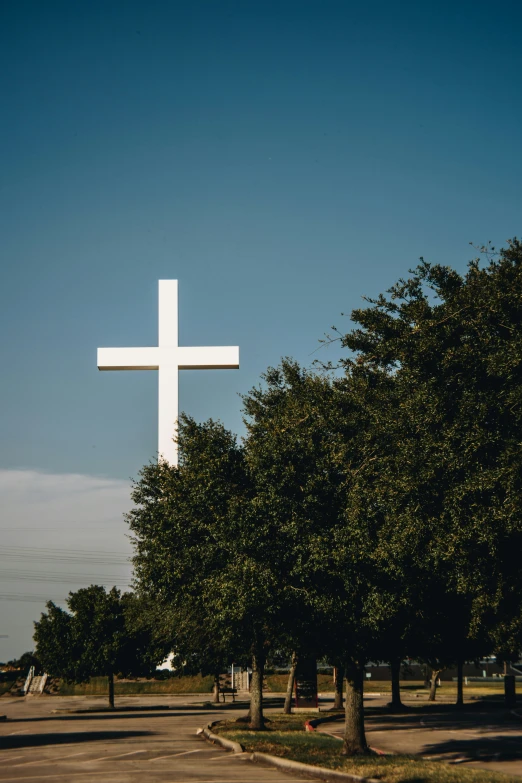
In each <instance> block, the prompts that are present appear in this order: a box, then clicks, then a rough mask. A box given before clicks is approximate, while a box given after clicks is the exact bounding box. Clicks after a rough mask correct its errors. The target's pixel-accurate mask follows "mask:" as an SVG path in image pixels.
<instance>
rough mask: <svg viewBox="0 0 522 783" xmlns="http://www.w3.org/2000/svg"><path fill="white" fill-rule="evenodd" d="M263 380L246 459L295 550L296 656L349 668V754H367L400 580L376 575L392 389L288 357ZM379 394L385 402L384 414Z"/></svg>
mask: <svg viewBox="0 0 522 783" xmlns="http://www.w3.org/2000/svg"><path fill="white" fill-rule="evenodd" d="M263 380H264V386H262V387H259V388H256V389H253V390H252V391H251V392H250V393H249V394H248V395H247V396H246V397H245V398H244V409H245V412H246V414H247V420H246V425H247V429H248V438H247V440H246V442H245V453H246V458H247V461H248V464H249V466H250V467H251V472H252V476H253V481H254V482H255V487H256V502H257V503H258V506H259V508H262V509H263V517H264V518H265V519H268V518H272V519H273V528H274V530H275V531H276V534H277V537H278V540H279V542H280V546H281V548H282V549H283V550H284V551H285V552H286V559H285V561H284V562H282V563H281V565H283V566H284V568H285V573H286V580H287V583H288V589H289V590H290V591H291V595H292V596H293V603H294V606H293V610H292V612H291V619H289V621H288V624H287V626H286V629H287V633H288V636H289V639H290V640H291V643H292V644H293V646H292V647H291V649H293V650H294V651H297V652H300V651H304V652H305V653H308V654H310V653H313V654H316V655H326V656H327V657H328V658H329V659H330V660H331V662H332V663H334V664H336V665H341V666H342V667H343V668H344V670H345V672H346V680H347V699H346V728H345V741H344V746H343V750H344V752H345V753H347V754H355V753H365V752H367V750H368V748H367V743H366V739H365V734H364V714H363V674H364V664H365V663H366V661H367V660H368V659H369V657H370V655H371V651H372V649H373V648H374V646H375V644H376V639H377V636H378V631H379V627H380V625H381V624H382V622H383V618H384V617H388V618H389V617H390V616H393V615H394V610H393V601H392V600H391V599H392V596H391V595H390V594H389V590H390V584H391V582H390V580H388V581H389V584H388V585H387V586H386V585H385V584H384V583H383V581H382V579H380V577H379V578H378V574H377V572H376V568H375V565H376V560H375V552H376V545H377V542H378V541H379V525H382V511H381V512H380V513H378V511H379V509H378V508H377V505H378V504H376V503H375V499H374V495H375V492H374V486H373V485H372V484H371V481H370V480H369V476H370V475H371V476H373V478H374V479H375V475H376V471H375V469H374V468H373V467H372V465H373V462H374V461H375V459H376V458H377V457H376V453H375V452H376V449H377V445H378V442H379V439H378V436H377V434H376V433H378V432H379V428H378V427H376V426H375V425H374V420H373V419H374V418H375V413H374V411H381V408H382V402H383V389H382V382H386V383H387V384H388V385H389V384H390V382H389V380H388V379H387V377H386V376H385V375H384V374H382V373H380V374H379V373H371V374H367V375H366V377H363V376H362V375H359V376H358V377H357V378H356V377H355V376H354V377H353V378H347V379H345V380H343V381H339V380H335V379H332V378H331V377H329V376H327V375H320V374H318V373H313V372H310V371H307V370H304V369H303V368H300V367H299V366H298V365H297V364H296V363H295V362H292V361H291V360H288V359H286V360H283V361H282V363H281V365H280V367H278V368H271V369H269V370H268V371H267V373H265V375H264V376H263ZM381 381H382V382H381ZM371 397H374V398H376V399H378V400H379V405H377V404H376V405H375V406H374V409H370V407H369V406H368V399H369V398H371ZM380 406H381V407H380ZM366 468H367V470H366V473H364V471H365V469H366ZM363 474H364V481H362V480H361V477H362V475H363ZM371 506H373V508H374V509H375V513H374V514H373V515H372V514H370V515H369V514H368V513H367V510H368V508H369V507H371ZM396 586H397V584H396V583H395V584H394V585H393V588H394V590H395V589H396ZM386 590H388V592H386ZM393 596H395V593H393Z"/></svg>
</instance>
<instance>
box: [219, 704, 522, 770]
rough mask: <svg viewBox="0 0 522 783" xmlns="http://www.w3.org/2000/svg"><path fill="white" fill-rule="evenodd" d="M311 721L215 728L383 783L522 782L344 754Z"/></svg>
mask: <svg viewBox="0 0 522 783" xmlns="http://www.w3.org/2000/svg"><path fill="white" fill-rule="evenodd" d="M309 717H312V716H309ZM315 717H317V716H315ZM305 720H306V715H304V714H301V715H299V716H297V715H296V716H287V715H270V723H268V724H267V731H262V732H255V731H248V730H247V729H245V724H244V723H240V724H237V723H235V722H233V721H223V722H222V723H220V724H218V725H217V726H214V727H213V731H214V732H216V733H218V734H222V735H223V736H225V737H227V738H228V739H232V740H235V741H236V742H240V743H241V745H243V747H244V748H245V750H246V751H248V752H251V753H252V752H255V751H258V752H261V753H270V754H272V755H273V756H282V757H284V758H289V759H293V760H294V761H301V762H303V763H305V764H314V765H316V766H322V767H328V768H329V769H336V770H340V771H342V772H350V773H351V774H354V775H361V776H363V777H368V778H378V779H379V781H381V783H497V781H498V783H520V778H518V777H513V776H510V775H504V774H502V773H494V772H489V771H488V772H485V771H484V772H483V771H482V770H474V769H464V768H463V767H462V766H459V767H453V766H450V765H449V764H445V763H444V762H442V761H425V760H423V759H419V758H418V757H416V756H377V755H372V756H367V757H362V758H361V757H358V758H356V759H348V758H344V757H343V756H341V755H340V750H341V743H340V742H339V740H336V739H335V738H334V737H331V736H329V735H327V734H319V733H315V732H306V731H305V730H304V725H303V724H304V721H305Z"/></svg>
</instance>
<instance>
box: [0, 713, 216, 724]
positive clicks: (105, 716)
mask: <svg viewBox="0 0 522 783" xmlns="http://www.w3.org/2000/svg"><path fill="white" fill-rule="evenodd" d="M208 714H209V715H212V714H213V713H211V712H209V713H208ZM185 715H187V716H195V715H197V716H198V717H201V713H200V712H186V713H185ZM166 717H171V718H176V717H179V715H174V714H172V715H170V716H169V713H168V711H167V712H145V713H139V712H131V713H129V712H124V713H121V712H118V711H116V712H107V713H106V712H102V713H99V712H95V713H93V714H90V715H88V714H81V715H45V716H42V715H40V716H37V717H33V718H9V720H8V722H9V724H12V723H46V722H49V721H93V720H96V721H102V720H144V719H145V718H146V719H148V718H166Z"/></svg>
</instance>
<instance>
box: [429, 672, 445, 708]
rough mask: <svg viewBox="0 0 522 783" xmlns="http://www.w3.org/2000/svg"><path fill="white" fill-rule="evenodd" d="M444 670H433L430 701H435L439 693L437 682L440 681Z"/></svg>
mask: <svg viewBox="0 0 522 783" xmlns="http://www.w3.org/2000/svg"><path fill="white" fill-rule="evenodd" d="M441 672H442V669H432V670H431V678H430V695H429V696H428V701H435V695H436V693H437V680H438V679H439V676H440V673H441Z"/></svg>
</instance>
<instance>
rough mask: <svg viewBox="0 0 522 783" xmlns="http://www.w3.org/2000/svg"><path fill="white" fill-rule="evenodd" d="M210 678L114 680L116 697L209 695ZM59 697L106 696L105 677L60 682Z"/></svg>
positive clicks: (106, 685)
mask: <svg viewBox="0 0 522 783" xmlns="http://www.w3.org/2000/svg"><path fill="white" fill-rule="evenodd" d="M211 691H212V677H200V676H195V677H171V678H170V679H168V680H115V682H114V693H115V695H116V696H144V695H146V694H151V695H154V694H164V695H168V694H176V693H210V692H211ZM58 693H59V695H60V696H106V695H107V694H108V684H107V677H93V678H92V679H91V681H90V682H87V683H84V684H82V685H74V684H72V685H71V684H69V683H67V682H63V681H62V682H61V683H60V685H59V690H58Z"/></svg>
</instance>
